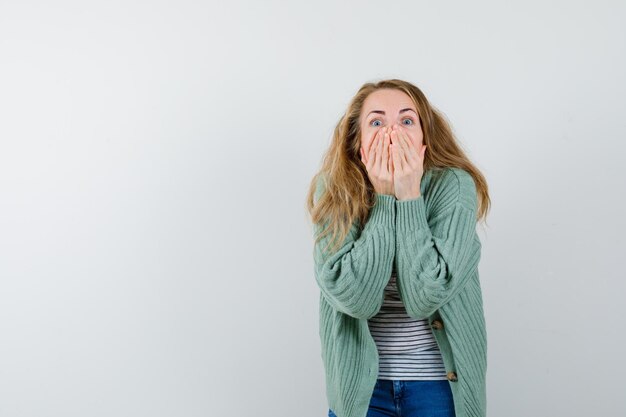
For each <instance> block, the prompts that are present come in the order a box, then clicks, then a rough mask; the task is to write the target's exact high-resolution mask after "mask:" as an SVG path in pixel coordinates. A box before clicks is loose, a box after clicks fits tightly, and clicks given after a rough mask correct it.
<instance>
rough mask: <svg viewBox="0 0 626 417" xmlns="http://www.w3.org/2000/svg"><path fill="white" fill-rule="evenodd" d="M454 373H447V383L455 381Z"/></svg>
mask: <svg viewBox="0 0 626 417" xmlns="http://www.w3.org/2000/svg"><path fill="white" fill-rule="evenodd" d="M457 380H458V379H457V377H456V373H454V372H453V371H450V372H448V381H457Z"/></svg>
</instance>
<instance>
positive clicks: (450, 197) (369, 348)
mask: <svg viewBox="0 0 626 417" xmlns="http://www.w3.org/2000/svg"><path fill="white" fill-rule="evenodd" d="M322 192H323V187H322V186H321V181H320V182H318V189H317V191H316V197H317V198H319V196H320V195H321V193H322ZM421 192H422V195H421V196H420V197H418V198H415V199H412V200H404V201H399V200H396V198H395V197H394V196H392V195H383V194H377V195H376V205H375V206H374V207H373V208H372V209H371V211H370V216H369V218H368V221H367V223H366V224H365V226H364V227H363V229H362V230H359V229H358V227H357V225H356V223H355V224H353V225H352V228H351V229H350V233H349V234H348V236H347V237H346V239H345V240H344V242H342V245H341V246H340V249H339V250H338V251H337V252H335V253H333V254H330V255H329V254H326V253H323V252H322V250H321V249H322V248H324V247H325V246H326V244H327V243H328V240H329V239H330V235H328V236H326V237H325V238H324V239H322V240H320V241H319V242H318V243H317V244H316V245H315V248H314V263H315V278H316V281H317V284H318V286H319V288H320V298H319V313H320V320H319V335H320V341H321V356H322V362H323V364H324V369H325V378H326V397H327V400H328V406H329V408H330V409H331V410H333V412H334V413H335V414H336V415H337V417H366V414H367V410H368V408H369V402H370V399H371V396H372V393H373V390H374V385H375V383H376V379H377V376H378V363H379V361H378V359H379V358H378V351H377V348H376V344H375V342H374V339H373V338H372V336H371V334H370V332H369V328H368V324H367V319H369V318H371V317H373V316H375V315H376V313H378V311H379V310H380V308H381V306H382V303H383V299H384V289H385V287H386V285H387V283H388V282H389V279H390V278H391V272H392V266H393V263H394V262H395V263H396V270H397V278H396V279H397V285H398V292H399V293H400V297H401V299H402V301H403V303H404V305H405V308H406V311H407V314H408V315H409V316H411V317H414V318H416V319H422V318H427V319H428V322H429V324H431V323H432V321H433V320H435V319H436V320H439V321H441V322H443V327H441V328H437V327H433V334H434V335H435V338H436V340H437V343H438V345H439V348H440V351H441V355H442V358H443V361H444V365H445V368H446V372H454V373H455V374H456V380H449V383H450V387H451V389H452V393H453V397H454V405H455V414H456V417H484V416H485V414H486V390H485V378H486V370H487V334H486V326H485V319H484V314H483V304H482V295H481V288H480V281H479V275H478V262H479V260H480V249H481V244H480V240H479V238H478V235H477V233H476V211H477V195H476V187H475V184H474V181H473V179H472V177H471V176H470V175H469V173H467V172H466V171H464V170H462V169H459V168H446V169H443V170H436V171H434V170H428V171H426V172H425V173H424V176H423V177H422V182H421ZM319 230H320V229H319V228H318V227H317V225H316V227H315V231H316V234H317V232H319Z"/></svg>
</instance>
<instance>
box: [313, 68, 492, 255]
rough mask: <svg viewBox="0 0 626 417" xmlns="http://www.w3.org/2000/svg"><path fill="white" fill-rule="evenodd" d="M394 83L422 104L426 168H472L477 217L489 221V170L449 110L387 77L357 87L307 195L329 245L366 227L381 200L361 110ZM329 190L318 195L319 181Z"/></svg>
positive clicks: (334, 247) (335, 246)
mask: <svg viewBox="0 0 626 417" xmlns="http://www.w3.org/2000/svg"><path fill="white" fill-rule="evenodd" d="M382 88H391V89H396V90H400V91H402V92H404V93H406V94H407V95H408V96H409V97H410V98H411V100H412V101H413V103H414V104H415V107H416V109H417V112H418V114H419V120H420V125H421V128H422V132H423V135H424V139H423V140H424V145H426V153H425V154H424V172H426V171H427V170H429V169H434V170H439V169H445V168H446V167H457V168H462V169H464V170H465V171H467V172H468V173H469V174H471V176H472V177H473V179H474V182H475V184H476V191H477V196H478V211H477V220H481V219H482V220H483V221H484V222H486V215H487V212H488V210H489V208H490V206H491V200H490V198H489V192H488V186H487V182H486V180H485V177H484V176H483V174H482V173H481V172H480V171H479V170H478V168H476V166H475V165H474V164H473V163H472V162H471V161H470V160H469V158H468V157H467V155H466V154H465V152H464V150H463V149H462V148H461V145H460V144H459V143H458V142H457V139H456V137H455V135H454V133H453V132H452V128H451V126H450V123H449V122H448V121H447V119H446V118H445V116H444V115H443V113H441V112H440V111H439V110H437V109H436V108H435V107H433V106H432V105H431V104H430V103H429V102H428V100H427V99H426V96H425V95H424V93H423V92H422V90H420V89H419V88H418V87H416V86H415V85H413V84H411V83H409V82H407V81H403V80H399V79H387V80H381V81H378V82H375V83H374V82H368V83H365V84H363V86H362V87H361V88H360V89H359V90H358V91H357V93H356V95H355V96H354V97H353V98H352V100H351V101H350V103H349V105H348V108H347V110H346V112H345V114H344V115H343V116H342V117H341V119H339V122H338V123H337V125H336V126H335V130H334V133H333V138H332V141H331V144H330V147H329V148H328V150H327V151H326V153H325V154H324V156H323V162H322V167H321V169H320V170H319V172H318V173H317V174H315V176H314V177H313V179H312V180H311V183H310V187H309V191H308V193H307V197H306V208H307V210H308V212H309V215H310V217H311V220H312V222H313V224H314V225H315V226H321V225H325V226H326V227H325V228H324V229H323V230H321V227H320V228H316V230H321V232H320V233H318V234H317V235H316V242H318V241H319V240H320V239H322V238H323V237H325V236H327V235H328V234H329V233H332V237H331V239H330V242H329V245H327V247H326V249H328V247H330V246H331V243H333V242H334V243H333V244H332V251H335V250H337V249H338V248H339V247H340V245H341V243H342V242H343V241H344V239H345V238H346V236H347V235H348V233H349V232H350V229H351V227H353V226H358V227H360V228H362V227H363V226H364V225H365V222H366V221H367V218H368V216H369V212H370V210H371V208H372V207H373V206H374V204H375V202H376V194H375V190H374V187H373V185H372V183H371V182H370V180H369V176H368V173H367V169H366V167H365V166H364V165H363V163H362V162H361V157H360V148H361V127H360V116H361V111H362V109H363V103H364V102H365V99H366V98H367V97H368V96H369V95H370V94H371V93H372V92H374V91H376V90H378V89H382ZM319 183H321V184H323V188H324V193H323V194H322V195H321V197H320V198H319V199H318V201H315V197H316V195H317V191H318V184H319Z"/></svg>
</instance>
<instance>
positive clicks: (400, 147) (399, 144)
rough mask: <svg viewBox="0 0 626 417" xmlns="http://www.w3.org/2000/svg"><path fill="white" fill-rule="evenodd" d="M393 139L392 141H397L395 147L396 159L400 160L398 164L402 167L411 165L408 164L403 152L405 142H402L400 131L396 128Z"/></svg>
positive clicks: (406, 167) (405, 167)
mask: <svg viewBox="0 0 626 417" xmlns="http://www.w3.org/2000/svg"><path fill="white" fill-rule="evenodd" d="M395 137H396V138H395V140H394V141H393V143H397V145H396V147H397V149H396V150H397V153H398V160H399V161H400V165H401V166H402V169H403V170H405V169H408V168H409V167H410V166H411V165H410V164H409V161H407V159H406V157H405V155H404V153H405V150H404V148H405V147H406V144H405V143H404V141H403V140H402V137H401V136H400V131H399V130H396V131H395Z"/></svg>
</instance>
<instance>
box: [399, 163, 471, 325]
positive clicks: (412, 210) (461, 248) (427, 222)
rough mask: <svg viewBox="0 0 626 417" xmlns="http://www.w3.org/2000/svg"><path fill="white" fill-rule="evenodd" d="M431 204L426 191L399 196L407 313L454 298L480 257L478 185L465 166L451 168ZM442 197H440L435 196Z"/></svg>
mask: <svg viewBox="0 0 626 417" xmlns="http://www.w3.org/2000/svg"><path fill="white" fill-rule="evenodd" d="M449 172H450V174H449V175H447V176H446V180H445V181H444V182H443V183H442V185H441V187H440V189H439V192H438V193H437V194H438V196H439V198H438V201H430V202H429V206H433V207H437V208H436V209H435V210H432V212H431V211H429V214H430V216H428V218H427V211H426V202H425V200H424V196H423V195H420V197H418V198H416V199H411V200H398V201H396V253H397V269H398V270H397V274H398V277H397V283H398V291H399V293H400V297H401V299H402V301H403V302H404V305H405V307H406V310H407V314H408V315H409V316H411V317H414V318H416V319H422V318H426V317H428V316H430V315H431V314H433V313H434V312H435V311H436V310H437V309H439V308H440V307H441V306H443V305H444V304H446V303H447V302H448V301H449V300H450V299H452V298H453V297H454V296H455V295H456V294H457V292H458V291H459V290H460V289H461V288H463V285H464V284H465V283H466V282H467V281H468V279H469V278H470V277H471V276H472V272H473V271H474V269H475V268H476V267H477V265H478V262H479V258H480V246H481V244H480V240H479V239H478V235H477V233H476V207H477V196H476V187H475V184H474V182H473V179H472V177H471V176H470V175H469V174H468V173H466V172H465V171H462V170H451V171H449ZM435 200H437V199H435Z"/></svg>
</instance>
